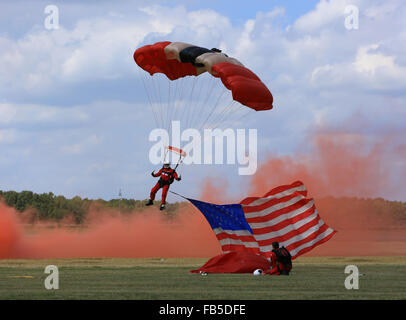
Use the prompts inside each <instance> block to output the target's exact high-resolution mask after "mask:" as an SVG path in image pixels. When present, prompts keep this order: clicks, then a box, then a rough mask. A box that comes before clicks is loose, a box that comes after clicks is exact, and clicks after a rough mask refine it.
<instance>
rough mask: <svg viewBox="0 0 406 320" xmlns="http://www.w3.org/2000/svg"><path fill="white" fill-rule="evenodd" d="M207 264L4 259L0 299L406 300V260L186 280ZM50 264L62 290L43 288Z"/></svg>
mask: <svg viewBox="0 0 406 320" xmlns="http://www.w3.org/2000/svg"><path fill="white" fill-rule="evenodd" d="M206 260H207V259H164V260H162V259H115V258H114V259H112V258H88V259H53V260H0V300H4V299H187V300H190V299H255V300H258V299H379V300H382V299H406V290H405V288H406V257H379V258H378V257H352V258H338V257H331V258H312V257H303V258H299V259H297V260H296V261H294V267H293V270H292V273H291V275H290V276H289V277H286V276H258V277H255V276H253V275H251V274H209V275H207V276H201V275H198V274H189V272H188V271H189V270H191V269H194V268H198V267H200V266H201V265H203V264H204V262H206ZM50 264H53V265H56V266H58V268H59V274H60V280H59V286H60V288H59V290H46V289H45V287H44V280H45V278H46V277H47V276H48V275H47V274H45V273H44V270H45V267H46V266H47V265H50ZM349 264H355V265H357V266H358V268H359V271H360V273H362V274H364V275H363V276H361V277H360V279H359V285H360V287H359V290H346V289H345V288H344V280H345V277H346V276H347V275H346V274H344V268H345V266H347V265H349ZM21 276H31V277H33V278H21Z"/></svg>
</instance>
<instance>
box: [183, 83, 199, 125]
mask: <svg viewBox="0 0 406 320" xmlns="http://www.w3.org/2000/svg"><path fill="white" fill-rule="evenodd" d="M197 79H198V77H197V76H195V77H194V79H193V81H188V83H191V85H190V86H191V89H190V94H189V99H188V100H186V99H185V101H184V103H187V104H190V103H191V102H192V97H193V91H194V90H195V85H196V82H197ZM188 91H189V90H188ZM191 109H192V108H191V106H190V105H189V106H186V110H185V112H183V113H182V118H181V121H182V122H183V119H184V118H186V120H185V124H186V128H187V129H188V128H189V122H188V120H189V117H190V110H191Z"/></svg>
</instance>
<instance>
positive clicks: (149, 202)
mask: <svg viewBox="0 0 406 320" xmlns="http://www.w3.org/2000/svg"><path fill="white" fill-rule="evenodd" d="M153 204H154V201H153V200H151V199H149V200H148V202H147V203H146V204H145V205H146V206H152V205H153Z"/></svg>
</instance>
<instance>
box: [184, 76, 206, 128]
mask: <svg viewBox="0 0 406 320" xmlns="http://www.w3.org/2000/svg"><path fill="white" fill-rule="evenodd" d="M201 76H203V77H204V75H201ZM202 79H203V78H202ZM199 81H200V80H199ZM200 82H202V83H201V85H200V86H199V90H198V93H197V95H196V96H195V97H194V98H195V99H193V100H192V101H191V103H196V106H195V108H192V109H193V110H192V111H191V113H190V118H189V120H188V123H187V126H188V127H189V128H193V126H192V125H193V123H194V120H195V118H196V114H200V113H201V112H200V109H201V105H202V103H203V102H202V99H200V96H201V95H202V92H204V90H203V89H204V87H205V86H207V81H206V82H205V81H204V80H201V81H200Z"/></svg>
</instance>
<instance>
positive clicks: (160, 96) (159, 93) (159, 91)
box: [157, 83, 163, 123]
mask: <svg viewBox="0 0 406 320" xmlns="http://www.w3.org/2000/svg"><path fill="white" fill-rule="evenodd" d="M157 87H158V97H159V108H160V111H161V112H159V116H160V117H161V123H162V122H163V119H162V95H161V86H160V83H158V85H157Z"/></svg>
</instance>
